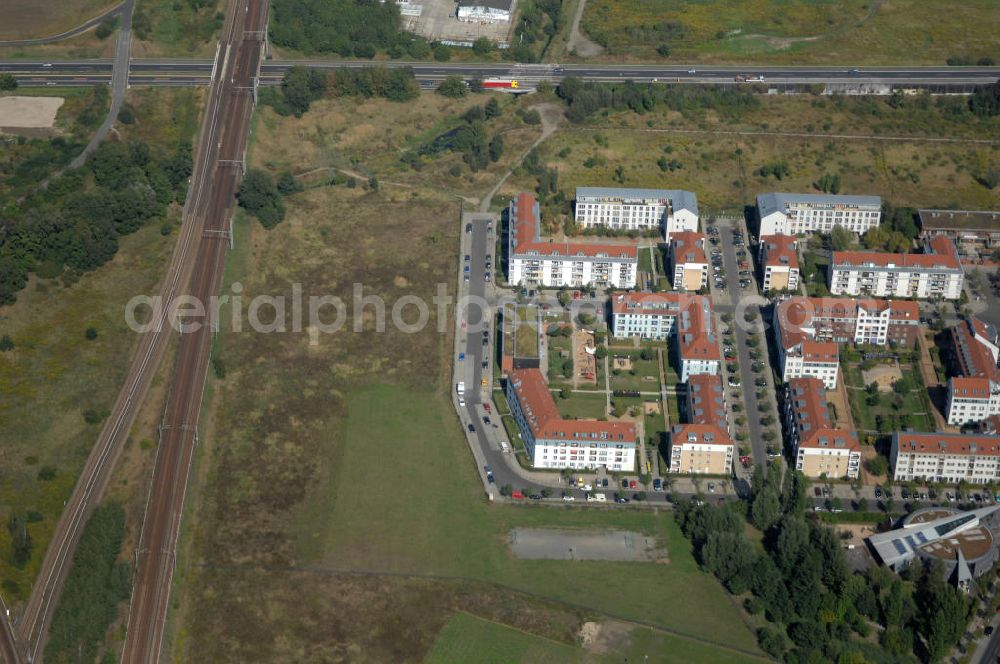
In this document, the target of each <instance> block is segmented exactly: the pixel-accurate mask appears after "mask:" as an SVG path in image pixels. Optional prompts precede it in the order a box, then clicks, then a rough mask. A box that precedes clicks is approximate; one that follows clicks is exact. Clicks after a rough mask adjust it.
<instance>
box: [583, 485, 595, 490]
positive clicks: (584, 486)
mask: <svg viewBox="0 0 1000 664" xmlns="http://www.w3.org/2000/svg"><path fill="white" fill-rule="evenodd" d="M593 488H594V487H592V486H590V485H589V484H584V485H583V490H584V491H591V490H593Z"/></svg>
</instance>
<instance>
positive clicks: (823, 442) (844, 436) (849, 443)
mask: <svg viewBox="0 0 1000 664" xmlns="http://www.w3.org/2000/svg"><path fill="white" fill-rule="evenodd" d="M798 447H799V448H800V449H801V448H803V447H806V448H810V449H820V450H822V449H832V450H836V449H846V450H850V451H852V452H857V451H860V450H861V443H859V442H858V432H857V431H852V430H850V429H819V430H817V431H812V432H810V433H809V434H808V435H804V436H802V438H801V439H800V440H799V444H798Z"/></svg>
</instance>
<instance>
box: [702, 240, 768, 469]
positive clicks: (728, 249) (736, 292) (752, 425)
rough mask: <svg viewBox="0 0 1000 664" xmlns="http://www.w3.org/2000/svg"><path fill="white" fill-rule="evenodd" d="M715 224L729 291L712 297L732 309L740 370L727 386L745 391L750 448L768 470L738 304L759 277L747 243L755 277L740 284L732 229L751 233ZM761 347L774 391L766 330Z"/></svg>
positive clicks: (753, 376) (753, 292) (720, 310)
mask: <svg viewBox="0 0 1000 664" xmlns="http://www.w3.org/2000/svg"><path fill="white" fill-rule="evenodd" d="M715 225H716V226H717V227H718V229H719V247H720V248H721V249H722V267H723V269H724V270H725V272H726V277H725V278H726V283H727V292H726V294H718V295H716V296H715V297H714V298H713V299H714V300H715V309H716V311H717V312H718V313H720V314H722V313H729V314H732V315H733V321H732V323H730V324H729V327H730V328H731V329H732V330H733V336H734V337H735V339H736V344H735V350H736V355H737V361H738V363H739V371H740V387H738V388H733V387H730V386H729V385H726V389H727V390H729V391H730V392H733V391H737V392H740V393H742V395H743V399H742V404H743V413H742V414H743V416H744V417H745V418H746V420H747V430H748V432H749V434H750V448H751V450H752V455H753V461H754V463H755V464H756V465H758V466H761V467H763V468H764V469H765V470H766V468H767V444H766V443H765V442H764V439H763V433H764V427H763V426H762V425H761V423H760V419H761V416H762V414H761V413H760V411H758V410H757V404H758V400H757V387H756V386H755V385H754V381H755V380H756V379H757V375H756V374H755V373H754V371H753V369H752V365H753V362H754V361H753V359H752V358H751V357H750V347H749V346H748V345H747V339H748V338H749V331H748V326H747V324H746V323H745V322H744V320H743V311H744V308H743V307H742V306H737V305H738V304H739V303H740V302H741V301H742V300H744V299H745V298H747V297H749V296H756V295H757V277H756V274H755V273H754V270H753V258H752V257H751V256H750V250H749V248H748V244H745V245H744V246H743V249H744V250H745V251H746V252H747V256H746V258H745V259H744V260H746V261H747V263H748V264H749V265H750V268H749V270H750V272H751V277H750V278H751V280H752V281H751V285H750V288H741V287H740V276H739V270H740V268H739V264H738V261H739V259H738V258H737V256H736V252H737V250H738V249H739V247H737V246H736V245H735V244H734V243H733V231H734V230H737V229H739V230H742V231H743V239H744V242H746V243H749V237H748V234H747V231H746V228H745V227H744V225H743V224H742V223H731V222H730V223H727V222H719V223H716V224H715ZM713 288H714V285H713ZM727 295H728V297H727ZM747 309H749V310H751V311H755V312H758V313H759V309H758V307H757V306H752V307H748V308H747ZM758 321H759V319H758ZM758 350H760V352H761V353H762V356H761V359H760V360H759V361H760V362H761V363H763V364H764V365H765V367H766V368H767V370H765V371H764V372H763V375H764V376H765V377H766V380H767V381H768V386H767V389H768V391H769V392H770V393H772V394H773V393H774V390H775V386H774V384H773V381H772V379H771V376H770V375H769V374H770V366H769V363H768V361H767V339H766V337H765V335H763V334H761V344H760V346H758ZM771 414H772V415H773V416H775V418H777V413H776V412H774V411H773V410H772V411H771ZM775 427H776V430H778V429H777V423H776V425H775Z"/></svg>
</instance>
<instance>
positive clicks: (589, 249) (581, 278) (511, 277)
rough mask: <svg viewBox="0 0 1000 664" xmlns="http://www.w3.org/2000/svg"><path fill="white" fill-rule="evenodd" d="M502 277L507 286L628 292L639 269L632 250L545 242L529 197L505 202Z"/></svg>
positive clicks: (534, 203) (535, 205)
mask: <svg viewBox="0 0 1000 664" xmlns="http://www.w3.org/2000/svg"><path fill="white" fill-rule="evenodd" d="M508 220H509V224H510V229H509V233H508V236H509V237H508V250H507V279H508V281H509V282H510V284H511V285H513V286H535V287H544V288H558V287H562V286H567V287H570V288H582V287H584V286H595V287H601V288H606V287H608V286H613V287H615V288H634V287H635V283H636V273H637V271H638V265H639V254H638V251H637V250H636V248H635V246H632V245H626V244H610V243H591V242H551V241H543V240H542V239H541V236H540V223H541V214H540V211H539V206H538V202H537V201H536V200H535V197H534V196H532V195H531V194H520V195H518V196H517V197H516V198H515V199H514V200H512V201H511V202H510V208H509V213H508Z"/></svg>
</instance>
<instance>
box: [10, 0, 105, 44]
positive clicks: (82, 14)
mask: <svg viewBox="0 0 1000 664" xmlns="http://www.w3.org/2000/svg"><path fill="white" fill-rule="evenodd" d="M116 4H118V0H42V1H41V2H39V1H38V0H5V2H4V3H3V21H2V22H0V41H3V40H8V39H35V38H40V37H51V36H53V35H57V34H59V33H61V32H64V31H66V30H72V29H73V28H75V27H76V26H78V25H81V24H83V23H86V22H87V21H88V20H89V19H92V18H94V17H95V16H98V15H100V14H102V13H103V12H104V11H106V10H108V9H111V8H112V7H114V6H115V5H116Z"/></svg>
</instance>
